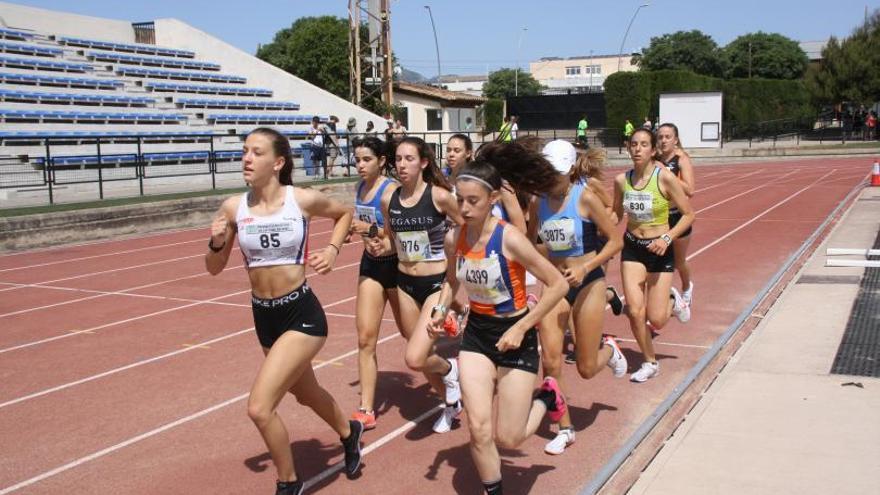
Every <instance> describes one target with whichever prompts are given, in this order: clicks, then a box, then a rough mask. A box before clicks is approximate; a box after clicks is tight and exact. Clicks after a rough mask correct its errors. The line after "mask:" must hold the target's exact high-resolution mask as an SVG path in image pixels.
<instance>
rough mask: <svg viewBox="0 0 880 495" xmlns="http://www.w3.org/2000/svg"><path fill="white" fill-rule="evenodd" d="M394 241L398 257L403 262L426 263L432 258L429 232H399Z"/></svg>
mask: <svg viewBox="0 0 880 495" xmlns="http://www.w3.org/2000/svg"><path fill="white" fill-rule="evenodd" d="M394 239H395V243H396V244H397V257H398V258H399V259H400V260H401V261H424V260H427V259H429V258H430V257H431V242H430V241H429V240H428V231H427V230H416V231H415V232H397V233H396V235H395V236H394Z"/></svg>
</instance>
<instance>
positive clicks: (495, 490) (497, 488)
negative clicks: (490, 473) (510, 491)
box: [483, 480, 502, 495]
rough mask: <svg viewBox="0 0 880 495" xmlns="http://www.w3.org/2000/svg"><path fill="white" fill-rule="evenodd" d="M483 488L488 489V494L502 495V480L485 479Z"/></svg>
mask: <svg viewBox="0 0 880 495" xmlns="http://www.w3.org/2000/svg"><path fill="white" fill-rule="evenodd" d="M483 488H485V489H486V495H502V492H501V480H498V481H484V482H483Z"/></svg>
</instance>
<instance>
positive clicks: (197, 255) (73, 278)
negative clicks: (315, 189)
mask: <svg viewBox="0 0 880 495" xmlns="http://www.w3.org/2000/svg"><path fill="white" fill-rule="evenodd" d="M328 232H332V230H328V231H324V232H314V233H310V234H309V238H310V239H311V237H312V236H313V235H321V234H326V233H328ZM349 244H354V243H353V242H352V243H349ZM204 255H205V253H204V252H200V253H198V254H194V255H190V256H181V257H179V258H170V259H163V260H159V261H153V262H150V263H144V264H140V265H133V266H124V267H120V268H113V269H111V270H102V271H97V272H89V273H83V274H80V275H74V276H71V277H65V278H58V279H55V280H46V281H44V282H34V283H33V284H27V285H26V287H37V286H41V285H45V284H52V283H55V282H65V281H68V280H76V279H80V278H86V277H92V276H95V275H104V274H107V273H115V272H120V271H125V270H132V269H135V268H143V267H146V266H154V265H161V264H164V263H172V262H174V261H180V260H186V259H192V258H199V257H202V256H204ZM20 288H21V287H7V288H5V289H0V292H5V291H10V290H16V289H20Z"/></svg>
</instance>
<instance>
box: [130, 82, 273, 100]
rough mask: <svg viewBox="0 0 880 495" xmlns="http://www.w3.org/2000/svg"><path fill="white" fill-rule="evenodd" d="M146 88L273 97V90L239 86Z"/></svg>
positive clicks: (149, 86)
mask: <svg viewBox="0 0 880 495" xmlns="http://www.w3.org/2000/svg"><path fill="white" fill-rule="evenodd" d="M144 88H146V89H149V90H151V91H173V92H178V93H198V94H211V95H232V96H263V97H271V96H272V90H271V89H262V88H241V87H237V86H210V85H207V86H204V85H197V84H178V83H165V82H154V81H149V82H145V83H144Z"/></svg>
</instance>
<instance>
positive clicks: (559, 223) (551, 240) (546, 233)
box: [541, 218, 577, 251]
mask: <svg viewBox="0 0 880 495" xmlns="http://www.w3.org/2000/svg"><path fill="white" fill-rule="evenodd" d="M541 240H542V241H544V245H545V246H547V247H548V248H549V249H550V250H551V251H568V250H569V249H574V248H576V247H577V236H576V235H575V231H574V219H571V218H557V219H554V220H547V221H546V222H544V223H542V224H541Z"/></svg>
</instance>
